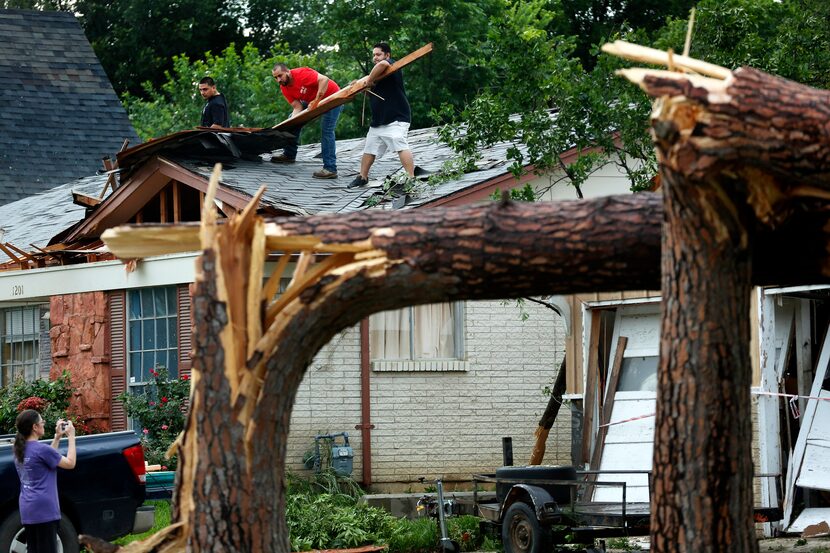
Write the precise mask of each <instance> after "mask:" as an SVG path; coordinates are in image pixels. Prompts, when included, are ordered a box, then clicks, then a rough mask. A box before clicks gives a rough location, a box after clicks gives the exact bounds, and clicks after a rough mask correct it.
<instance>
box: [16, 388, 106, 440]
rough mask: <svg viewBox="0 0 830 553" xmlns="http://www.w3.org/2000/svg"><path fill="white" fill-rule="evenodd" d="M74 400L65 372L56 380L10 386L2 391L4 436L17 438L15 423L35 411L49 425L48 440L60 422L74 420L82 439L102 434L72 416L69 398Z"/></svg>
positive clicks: (47, 428) (82, 420)
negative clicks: (29, 412) (22, 415)
mask: <svg viewBox="0 0 830 553" xmlns="http://www.w3.org/2000/svg"><path fill="white" fill-rule="evenodd" d="M70 397H72V382H71V380H70V378H69V373H68V372H64V373H63V374H61V375H60V376H59V377H57V378H56V379H55V380H42V379H39V380H34V381H31V382H27V381H26V380H24V379H23V378H18V379H17V380H15V381H14V382H13V383H11V384H10V385H9V386H7V387H5V388H2V389H0V433H7V434H14V433H15V432H17V430H16V429H15V427H14V421H15V419H16V418H17V415H18V414H20V412H21V411H24V410H26V409H34V410H35V411H38V412H39V413H40V415H41V416H42V417H43V420H44V421H46V433H45V434H44V438H51V437H52V436H53V435H54V431H55V424H56V423H57V422H58V419H64V420H67V419H69V420H72V423H73V424H74V425H75V430H76V433H77V434H78V435H82V434H92V433H94V432H97V431H98V430H97V429H95V428H91V427H90V426H89V425H87V424H86V422H87V421H86V420H84V419H82V418H80V417H79V416H78V415H75V414H72V413H69V412H68V411H67V409H68V407H69V398H70Z"/></svg>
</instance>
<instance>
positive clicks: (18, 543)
mask: <svg viewBox="0 0 830 553" xmlns="http://www.w3.org/2000/svg"><path fill="white" fill-rule="evenodd" d="M25 540H26V537H25V536H24V532H23V524H22V523H21V522H20V512H19V511H14V512H12V513H11V514H10V515H9V516H7V517H6V520H4V521H3V523H2V524H0V553H7V552H8V553H26V541H25ZM79 550H80V545H79V544H78V534H77V533H76V532H75V527H74V526H73V525H72V522H71V521H70V520H69V519H68V518H66V515H64V514H61V521H60V524H59V525H58V553H78V551H79Z"/></svg>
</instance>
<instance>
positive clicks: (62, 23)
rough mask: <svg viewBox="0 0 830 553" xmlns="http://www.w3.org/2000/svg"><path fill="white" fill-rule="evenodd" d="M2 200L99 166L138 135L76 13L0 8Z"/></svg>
mask: <svg viewBox="0 0 830 553" xmlns="http://www.w3.org/2000/svg"><path fill="white" fill-rule="evenodd" d="M0 36H2V37H3V39H2V43H3V44H2V47H0V109H2V116H0V205H3V204H7V203H9V202H12V201H14V200H18V199H20V198H23V197H25V196H28V195H31V194H35V193H37V192H41V191H44V190H48V189H51V188H53V187H55V186H57V185H62V184H64V183H67V182H68V181H70V180H72V179H76V178H79V177H83V176H86V175H91V174H94V173H95V171H96V170H97V169H99V168H101V159H102V158H103V157H104V156H111V155H112V154H113V153H115V152H117V151H118V150H119V149H120V147H121V144H122V143H123V141H124V139H129V140H130V141H131V142H132V143H133V144H135V143H137V142H138V136H137V135H136V133H135V130H133V127H132V125H130V122H129V120H128V118H127V113H126V111H125V110H124V108H123V107H122V105H121V102H120V101H119V100H118V97H117V96H116V94H115V91H114V90H113V89H112V85H111V84H110V82H109V79H108V78H107V75H106V73H105V72H104V69H103V68H102V67H101V64H100V63H99V61H98V58H97V57H96V56H95V53H94V52H93V51H92V47H91V46H90V45H89V42H88V41H87V39H86V37H85V36H84V32H83V29H81V26H80V24H79V23H78V21H77V20H76V19H75V16H74V15H73V14H71V13H67V12H43V11H28V10H0Z"/></svg>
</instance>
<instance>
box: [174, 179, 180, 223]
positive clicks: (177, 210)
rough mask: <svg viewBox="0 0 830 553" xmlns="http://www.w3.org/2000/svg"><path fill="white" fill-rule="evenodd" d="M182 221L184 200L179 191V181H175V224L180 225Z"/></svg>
mask: <svg viewBox="0 0 830 553" xmlns="http://www.w3.org/2000/svg"><path fill="white" fill-rule="evenodd" d="M181 220H182V199H181V192H180V190H179V181H177V180H174V181H173V222H174V223H178V222H180V221H181Z"/></svg>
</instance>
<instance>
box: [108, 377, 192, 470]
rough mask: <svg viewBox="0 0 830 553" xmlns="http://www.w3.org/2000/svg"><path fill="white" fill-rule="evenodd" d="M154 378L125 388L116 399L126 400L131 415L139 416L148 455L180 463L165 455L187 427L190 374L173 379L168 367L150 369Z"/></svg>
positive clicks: (151, 458) (167, 462)
mask: <svg viewBox="0 0 830 553" xmlns="http://www.w3.org/2000/svg"><path fill="white" fill-rule="evenodd" d="M150 374H151V375H152V380H151V381H150V382H149V383H147V385H146V386H145V387H144V389H143V390H141V391H138V392H130V391H127V392H124V393H122V394H121V395H119V396H118V397H117V398H116V399H117V400H118V401H120V402H121V403H123V404H124V408H125V409H126V411H127V415H128V416H130V417H131V418H133V419H135V420H136V422H137V423H138V425H139V427H140V428H138V429H136V431H137V432H138V433H139V436H140V437H141V442H142V445H143V446H144V457H145V458H146V459H147V462H148V463H150V464H160V465H167V466H168V468H170V470H174V469H175V467H176V459H175V457H174V458H171V459H169V460H167V459H165V458H164V455H165V453H166V452H167V449H168V448H169V447H170V444H171V443H173V440H175V439H176V436H178V435H179V433H180V432H181V431H182V430H184V413H185V410H186V409H187V401H188V398H189V397H190V381H189V380H190V377H189V376H188V375H182V376H181V377H179V378H177V379H175V380H170V379H169V373H168V371H167V369H166V368H165V367H156V368H155V369H151V370H150Z"/></svg>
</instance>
